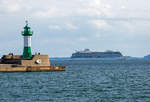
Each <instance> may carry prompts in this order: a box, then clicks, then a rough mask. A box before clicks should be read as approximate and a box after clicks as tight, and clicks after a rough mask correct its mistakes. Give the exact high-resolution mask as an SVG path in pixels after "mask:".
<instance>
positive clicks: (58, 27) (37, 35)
mask: <svg viewBox="0 0 150 102" xmlns="http://www.w3.org/2000/svg"><path fill="white" fill-rule="evenodd" d="M25 20H28V22H29V25H30V26H31V29H32V30H33V32H34V35H33V36H32V51H33V54H34V53H36V52H40V53H41V54H48V55H49V56H50V57H70V56H71V54H72V53H73V52H74V51H75V50H83V49H85V48H89V49H91V50H92V51H106V50H113V51H120V52H121V53H122V54H123V55H125V56H134V57H143V56H146V55H148V54H150V45H149V44H150V31H149V30H150V0H28V1H27V0H0V55H3V54H8V53H10V52H13V53H14V54H22V53H23V36H22V35H21V31H23V27H24V26H25Z"/></svg>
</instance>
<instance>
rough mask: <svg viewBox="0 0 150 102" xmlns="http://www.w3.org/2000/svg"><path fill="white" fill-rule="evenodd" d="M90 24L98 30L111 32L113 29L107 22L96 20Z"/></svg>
mask: <svg viewBox="0 0 150 102" xmlns="http://www.w3.org/2000/svg"><path fill="white" fill-rule="evenodd" d="M89 23H90V24H93V25H94V26H96V28H97V29H103V30H109V29H110V28H112V26H111V25H110V24H109V23H107V22H106V21H105V20H99V19H95V20H91V21H89Z"/></svg>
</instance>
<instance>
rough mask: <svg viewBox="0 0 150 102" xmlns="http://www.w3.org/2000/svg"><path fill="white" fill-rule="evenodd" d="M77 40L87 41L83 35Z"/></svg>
mask: <svg viewBox="0 0 150 102" xmlns="http://www.w3.org/2000/svg"><path fill="white" fill-rule="evenodd" d="M78 40H79V41H88V38H85V37H80V38H78Z"/></svg>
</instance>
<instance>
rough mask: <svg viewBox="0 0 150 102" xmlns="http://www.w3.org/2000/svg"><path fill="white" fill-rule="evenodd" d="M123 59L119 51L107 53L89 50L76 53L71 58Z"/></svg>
mask: <svg viewBox="0 0 150 102" xmlns="http://www.w3.org/2000/svg"><path fill="white" fill-rule="evenodd" d="M116 57H123V55H122V54H121V53H120V52H119V51H110V50H109V51H105V52H93V51H90V50H89V49H85V50H83V51H76V52H75V53H73V54H72V56H71V58H116Z"/></svg>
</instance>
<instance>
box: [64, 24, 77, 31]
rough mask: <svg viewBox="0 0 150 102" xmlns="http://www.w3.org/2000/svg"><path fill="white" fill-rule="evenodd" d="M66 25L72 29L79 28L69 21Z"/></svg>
mask: <svg viewBox="0 0 150 102" xmlns="http://www.w3.org/2000/svg"><path fill="white" fill-rule="evenodd" d="M65 26H66V28H67V29H71V30H77V29H78V27H77V26H75V25H73V24H71V23H67V24H65Z"/></svg>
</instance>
